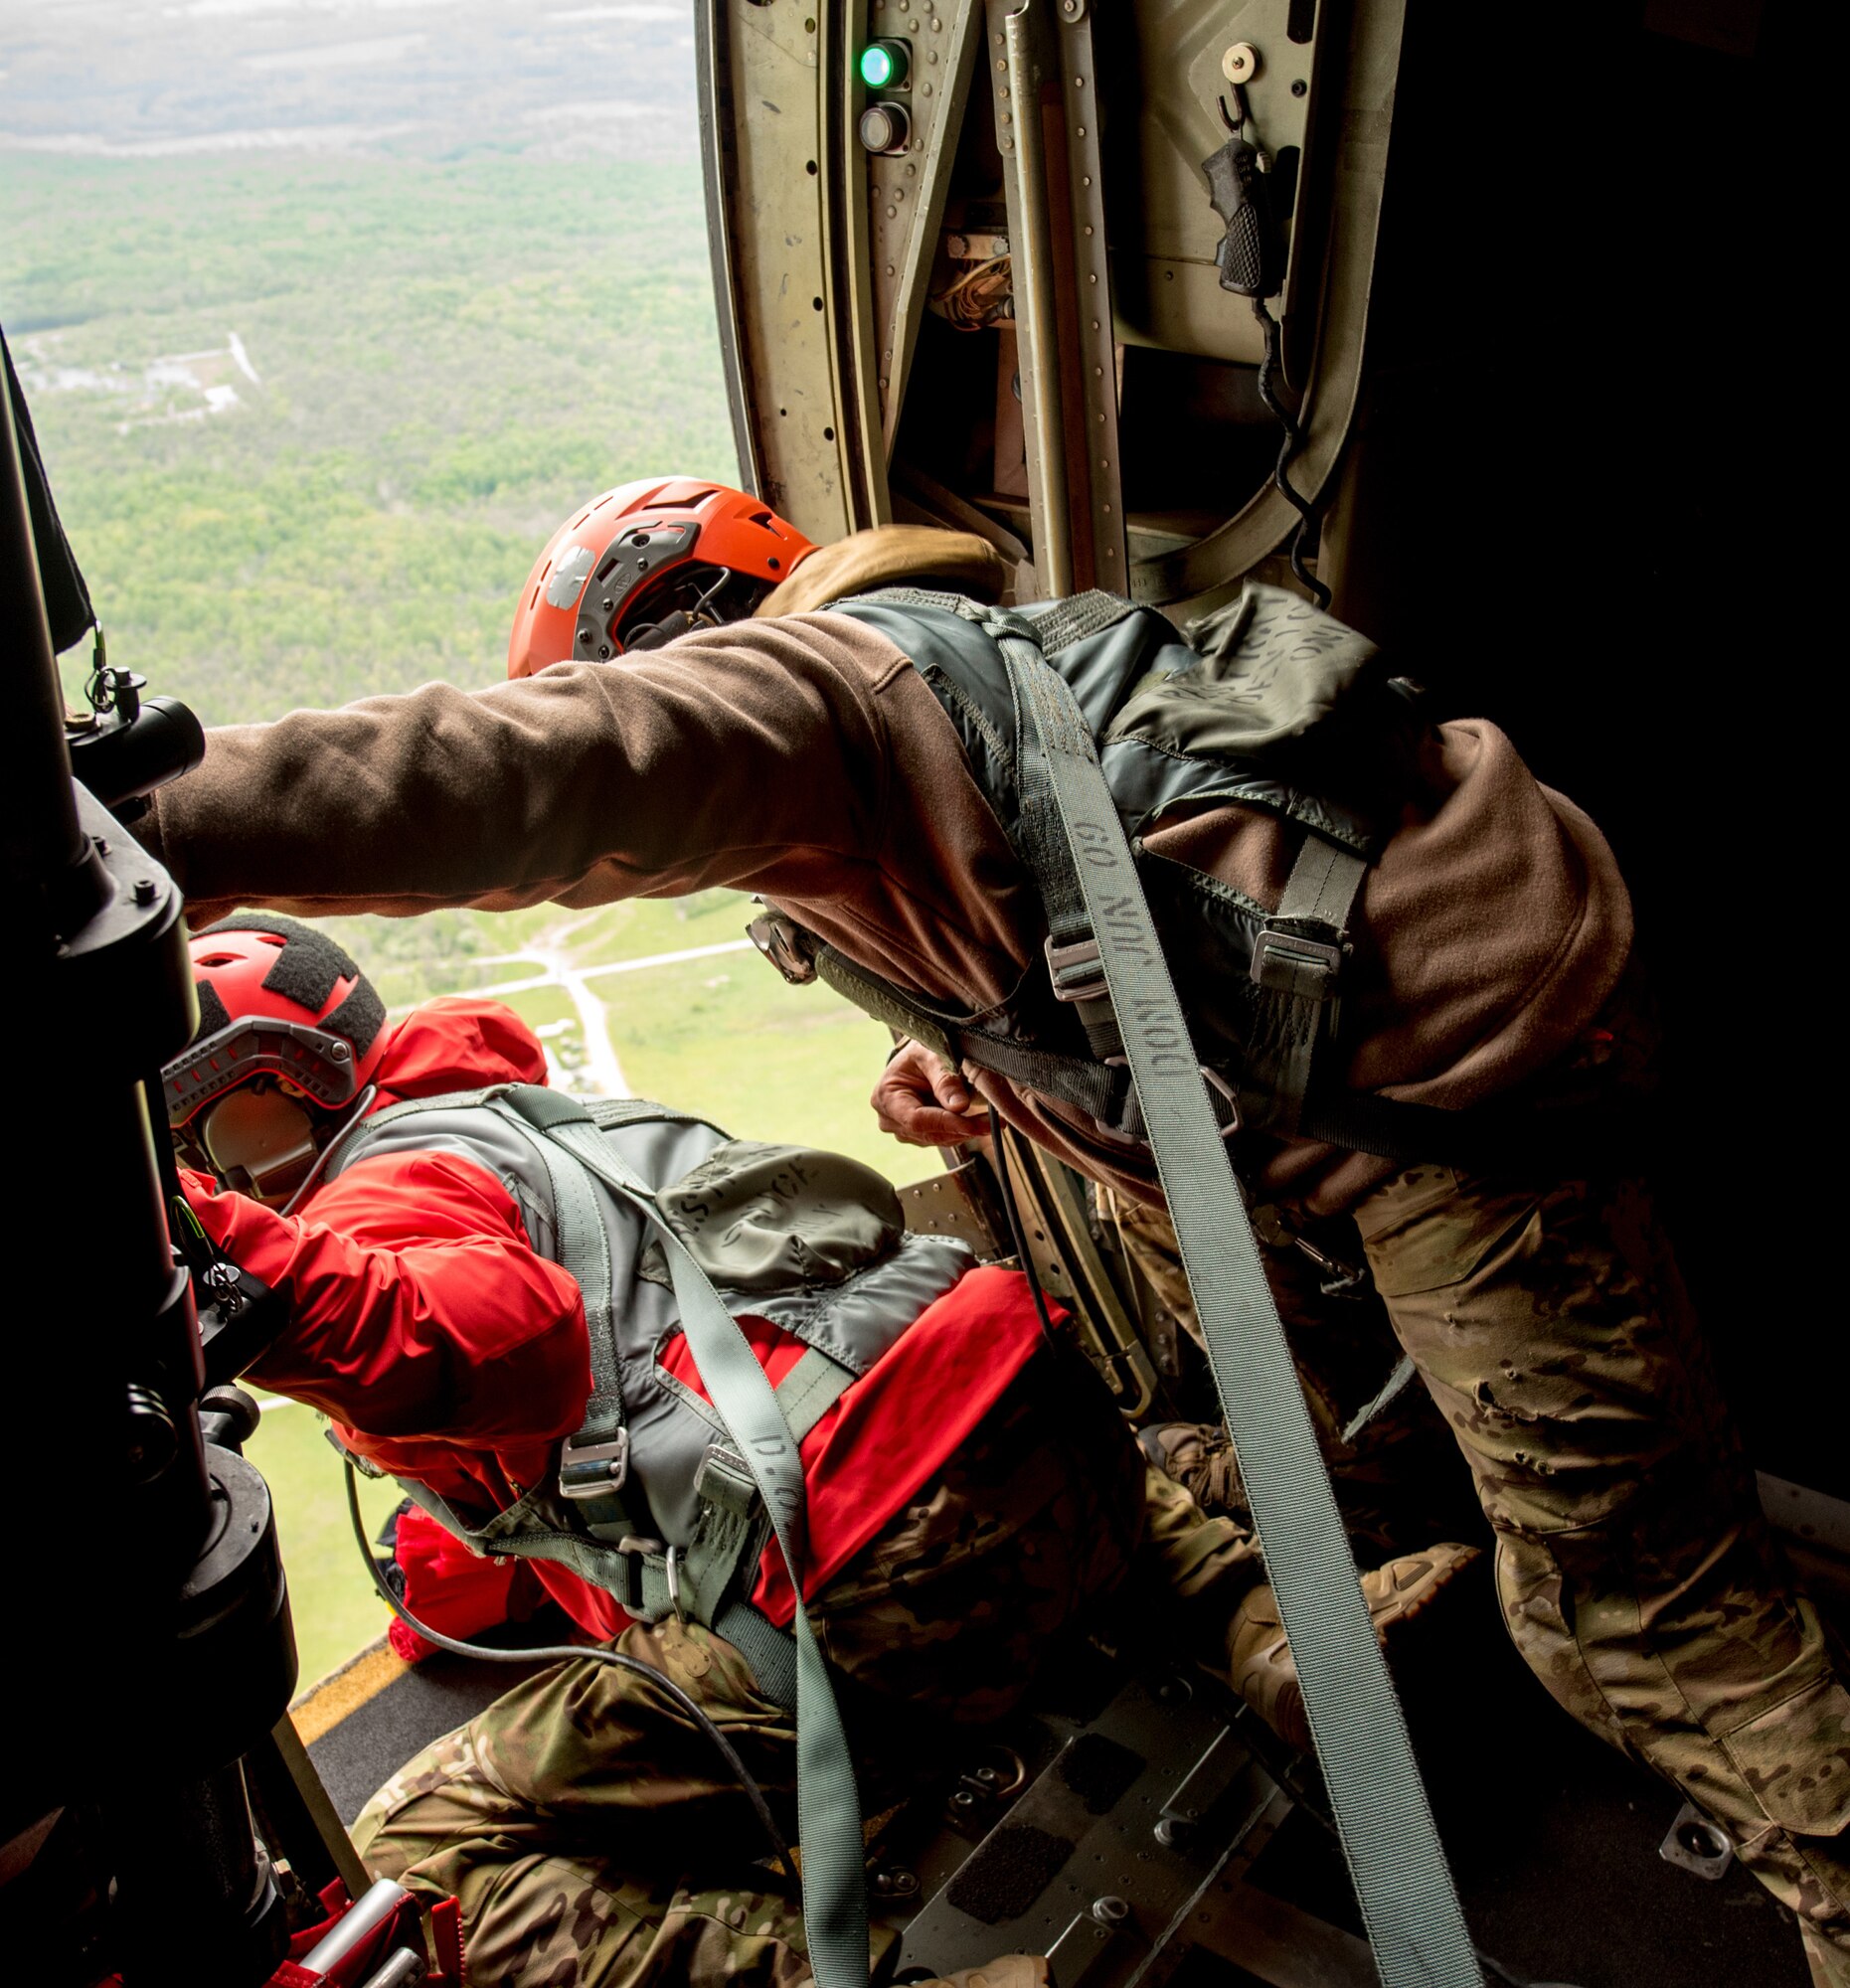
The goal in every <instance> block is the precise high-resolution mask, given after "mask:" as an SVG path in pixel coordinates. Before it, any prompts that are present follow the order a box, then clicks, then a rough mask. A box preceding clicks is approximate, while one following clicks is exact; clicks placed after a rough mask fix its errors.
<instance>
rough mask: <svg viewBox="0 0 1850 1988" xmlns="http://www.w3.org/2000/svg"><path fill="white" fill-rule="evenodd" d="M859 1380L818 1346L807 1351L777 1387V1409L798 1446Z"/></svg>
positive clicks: (810, 1347)
mask: <svg viewBox="0 0 1850 1988" xmlns="http://www.w3.org/2000/svg"><path fill="white" fill-rule="evenodd" d="M859 1378H860V1377H859V1376H858V1375H857V1374H856V1373H855V1371H854V1369H853V1368H852V1367H848V1366H844V1365H843V1363H842V1362H841V1361H839V1360H837V1359H836V1358H835V1357H834V1356H833V1355H832V1354H828V1353H824V1352H823V1350H822V1349H821V1347H819V1346H809V1347H805V1348H804V1350H803V1354H802V1357H801V1358H800V1359H799V1360H798V1361H797V1363H796V1365H795V1366H794V1367H792V1368H791V1369H790V1371H789V1372H788V1373H787V1374H786V1375H785V1376H784V1377H783V1379H782V1380H781V1381H779V1382H778V1383H777V1406H778V1408H781V1409H782V1410H783V1418H784V1420H785V1421H786V1422H787V1423H788V1424H789V1428H790V1435H791V1437H792V1439H793V1440H794V1441H796V1442H799V1443H800V1442H801V1441H802V1439H803V1438H804V1436H806V1435H807V1434H808V1433H809V1431H810V1430H811V1429H812V1428H814V1427H815V1425H816V1424H817V1422H819V1421H820V1420H821V1419H822V1417H823V1416H824V1415H826V1414H827V1413H828V1411H829V1410H830V1409H831V1408H833V1407H834V1406H835V1404H836V1403H837V1402H839V1401H840V1400H841V1398H842V1397H843V1396H844V1395H845V1394H846V1393H847V1392H848V1390H849V1389H850V1388H852V1387H853V1386H854V1384H855V1382H856V1381H857V1380H858V1379H859Z"/></svg>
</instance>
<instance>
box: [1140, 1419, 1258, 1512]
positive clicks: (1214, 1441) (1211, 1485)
mask: <svg viewBox="0 0 1850 1988" xmlns="http://www.w3.org/2000/svg"><path fill="white" fill-rule="evenodd" d="M1137 1441H1138V1444H1139V1445H1140V1446H1141V1448H1142V1450H1143V1453H1144V1455H1145V1456H1146V1457H1147V1458H1148V1459H1149V1461H1150V1462H1151V1463H1152V1464H1153V1465H1154V1466H1155V1467H1156V1468H1157V1469H1158V1470H1160V1471H1161V1472H1162V1474H1163V1475H1164V1476H1165V1477H1167V1478H1168V1479H1169V1481H1170V1482H1171V1483H1172V1484H1179V1485H1181V1487H1182V1489H1183V1490H1184V1491H1186V1492H1187V1493H1188V1495H1189V1496H1190V1497H1191V1498H1193V1499H1194V1501H1195V1503H1196V1504H1197V1505H1199V1506H1200V1507H1201V1509H1202V1510H1203V1511H1204V1512H1206V1513H1207V1514H1208V1515H1209V1517H1210V1518H1213V1517H1215V1516H1217V1515H1218V1514H1220V1513H1224V1512H1230V1513H1232V1514H1234V1515H1235V1516H1236V1517H1238V1518H1242V1519H1244V1518H1246V1517H1247V1516H1248V1514H1247V1492H1246V1486H1245V1485H1244V1484H1242V1483H1241V1481H1240V1466H1239V1464H1238V1463H1236V1462H1235V1461H1234V1445H1233V1442H1232V1440H1231V1438H1230V1437H1229V1436H1228V1433H1227V1431H1226V1429H1225V1428H1223V1427H1222V1426H1221V1424H1220V1423H1219V1422H1155V1423H1152V1424H1151V1425H1150V1426H1149V1427H1148V1428H1143V1429H1139V1430H1138V1431H1137Z"/></svg>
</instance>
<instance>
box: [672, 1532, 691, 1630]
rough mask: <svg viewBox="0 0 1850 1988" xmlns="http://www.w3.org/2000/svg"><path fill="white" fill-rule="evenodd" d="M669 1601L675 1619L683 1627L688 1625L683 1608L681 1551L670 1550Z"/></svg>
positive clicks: (673, 1548)
mask: <svg viewBox="0 0 1850 1988" xmlns="http://www.w3.org/2000/svg"><path fill="white" fill-rule="evenodd" d="M668 1599H669V1601H670V1602H671V1603H672V1604H673V1607H674V1618H675V1620H676V1621H677V1622H679V1623H681V1624H682V1625H683V1627H685V1626H686V1623H687V1610H686V1609H685V1608H683V1607H682V1606H681V1549H680V1548H679V1547H670V1548H669V1549H668Z"/></svg>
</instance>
